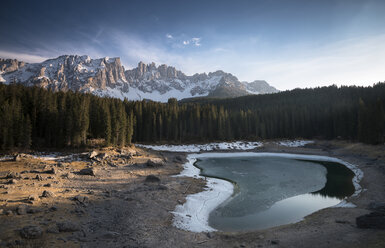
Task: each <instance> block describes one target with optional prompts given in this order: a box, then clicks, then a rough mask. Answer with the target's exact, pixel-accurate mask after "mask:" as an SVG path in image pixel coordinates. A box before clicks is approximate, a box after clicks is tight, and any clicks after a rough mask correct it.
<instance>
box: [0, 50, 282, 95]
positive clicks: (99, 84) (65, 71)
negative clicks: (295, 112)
mask: <svg viewBox="0 0 385 248" xmlns="http://www.w3.org/2000/svg"><path fill="white" fill-rule="evenodd" d="M0 81H1V82H3V83H6V84H9V83H21V84H23V85H27V86H32V85H36V86H39V87H43V88H47V89H52V90H54V91H59V90H63V91H67V90H73V91H80V92H90V93H93V94H95V95H98V96H109V97H116V98H121V99H123V98H128V99H129V100H141V99H150V100H154V101H162V102H165V101H167V100H168V99H169V98H170V97H175V98H177V99H178V100H180V99H183V98H191V97H205V96H209V97H218V98H223V97H237V96H243V95H248V94H265V93H275V92H278V90H277V89H275V88H274V87H272V86H270V85H269V84H267V83H266V82H265V81H254V82H252V83H247V82H240V81H239V80H238V79H237V78H236V77H235V76H233V75H232V74H230V73H225V72H223V71H216V72H210V73H208V74H206V73H201V74H194V75H193V76H187V75H185V74H184V73H183V72H181V71H178V70H176V69H175V68H174V67H172V66H167V65H160V66H158V67H157V66H156V65H155V63H151V64H148V65H146V64H144V63H143V62H139V64H138V67H136V68H133V69H131V70H125V69H124V67H123V66H122V64H121V62H120V58H107V57H106V58H101V59H91V58H90V57H89V56H77V55H63V56H60V57H58V58H55V59H49V60H46V61H44V62H42V63H34V64H28V63H24V62H20V61H17V60H11V59H0Z"/></svg>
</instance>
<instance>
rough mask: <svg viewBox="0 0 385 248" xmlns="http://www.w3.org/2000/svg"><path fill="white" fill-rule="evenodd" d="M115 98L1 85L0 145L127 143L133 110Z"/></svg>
mask: <svg viewBox="0 0 385 248" xmlns="http://www.w3.org/2000/svg"><path fill="white" fill-rule="evenodd" d="M126 106H127V104H125V103H124V102H122V101H120V100H118V99H105V98H99V97H95V96H92V95H90V94H81V93H74V92H71V91H69V92H56V93H53V92H51V91H47V90H45V89H42V88H37V87H32V88H29V87H24V86H21V85H3V84H0V148H1V149H10V148H14V147H19V148H29V147H31V146H32V147H56V148H60V147H80V146H86V145H87V144H89V143H88V141H89V140H90V139H103V145H119V146H124V145H126V144H130V143H131V138H132V132H133V114H132V111H130V110H129V109H127V108H126Z"/></svg>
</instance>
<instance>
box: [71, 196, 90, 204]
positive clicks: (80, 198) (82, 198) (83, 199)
mask: <svg viewBox="0 0 385 248" xmlns="http://www.w3.org/2000/svg"><path fill="white" fill-rule="evenodd" d="M73 200H74V201H76V202H79V203H88V197H87V196H82V195H77V196H75V197H74V198H73Z"/></svg>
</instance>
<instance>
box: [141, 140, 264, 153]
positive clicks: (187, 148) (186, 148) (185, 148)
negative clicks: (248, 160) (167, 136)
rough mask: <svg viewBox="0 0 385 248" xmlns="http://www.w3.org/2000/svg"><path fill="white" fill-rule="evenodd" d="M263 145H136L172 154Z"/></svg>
mask: <svg viewBox="0 0 385 248" xmlns="http://www.w3.org/2000/svg"><path fill="white" fill-rule="evenodd" d="M262 145H263V143H262V142H249V141H236V142H219V143H208V144H191V145H143V144H136V146H138V147H144V148H149V149H152V150H155V151H171V152H200V151H213V150H252V149H255V148H258V147H261V146H262Z"/></svg>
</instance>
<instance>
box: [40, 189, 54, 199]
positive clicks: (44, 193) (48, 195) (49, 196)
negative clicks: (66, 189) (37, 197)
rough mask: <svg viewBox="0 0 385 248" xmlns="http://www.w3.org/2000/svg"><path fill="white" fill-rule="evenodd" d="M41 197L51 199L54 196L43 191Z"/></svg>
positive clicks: (49, 192)
mask: <svg viewBox="0 0 385 248" xmlns="http://www.w3.org/2000/svg"><path fill="white" fill-rule="evenodd" d="M41 197H46V198H51V197H55V194H54V193H52V192H51V191H48V190H44V191H43V194H42V195H41Z"/></svg>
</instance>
